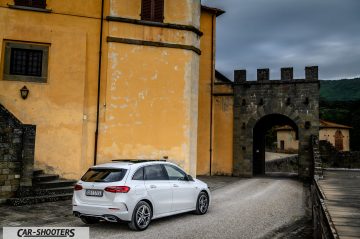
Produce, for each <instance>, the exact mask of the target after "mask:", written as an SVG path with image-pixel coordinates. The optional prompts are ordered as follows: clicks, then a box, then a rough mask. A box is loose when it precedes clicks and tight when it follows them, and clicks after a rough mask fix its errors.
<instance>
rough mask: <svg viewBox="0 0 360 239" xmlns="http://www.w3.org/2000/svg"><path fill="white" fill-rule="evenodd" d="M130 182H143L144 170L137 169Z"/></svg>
mask: <svg viewBox="0 0 360 239" xmlns="http://www.w3.org/2000/svg"><path fill="white" fill-rule="evenodd" d="M132 180H144V168H140V169H138V170H137V171H136V172H135V173H134V176H133V177H132Z"/></svg>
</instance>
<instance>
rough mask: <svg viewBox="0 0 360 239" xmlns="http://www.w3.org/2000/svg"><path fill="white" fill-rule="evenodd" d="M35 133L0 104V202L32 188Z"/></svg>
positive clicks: (33, 127) (32, 128) (29, 126)
mask: <svg viewBox="0 0 360 239" xmlns="http://www.w3.org/2000/svg"><path fill="white" fill-rule="evenodd" d="M35 131H36V128H35V126H33V125H24V124H22V123H21V122H20V121H19V120H18V119H16V117H14V116H13V115H12V114H11V113H10V112H9V111H7V110H6V109H5V108H4V107H3V106H2V105H1V104H0V199H6V198H9V197H12V196H14V194H15V192H16V191H17V190H18V189H19V187H22V186H31V185H32V172H33V164H34V145H35Z"/></svg>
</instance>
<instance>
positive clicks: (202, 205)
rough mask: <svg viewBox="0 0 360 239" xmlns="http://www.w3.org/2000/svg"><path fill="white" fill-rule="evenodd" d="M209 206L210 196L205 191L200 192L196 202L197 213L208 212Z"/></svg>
mask: <svg viewBox="0 0 360 239" xmlns="http://www.w3.org/2000/svg"><path fill="white" fill-rule="evenodd" d="M208 208H209V197H208V195H207V194H206V193H205V192H201V193H200V194H199V197H198V200H197V203H196V211H195V213H196V214H199V215H202V214H205V213H206V212H207V210H208Z"/></svg>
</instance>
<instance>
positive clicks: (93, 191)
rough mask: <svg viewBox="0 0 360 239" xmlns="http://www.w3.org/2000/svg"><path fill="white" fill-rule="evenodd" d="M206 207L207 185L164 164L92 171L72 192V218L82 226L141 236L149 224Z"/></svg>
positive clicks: (129, 164) (128, 164) (102, 167)
mask: <svg viewBox="0 0 360 239" xmlns="http://www.w3.org/2000/svg"><path fill="white" fill-rule="evenodd" d="M209 204H210V191H209V188H208V186H207V184H206V183H204V182H202V181H200V180H198V179H193V178H192V177H191V176H190V175H188V174H186V173H185V172H184V171H183V170H182V169H180V168H179V167H178V166H177V165H175V164H172V163H169V162H165V161H120V160H119V161H118V162H114V163H107V164H101V165H96V166H93V167H91V168H90V169H89V170H88V171H87V172H86V173H85V175H84V176H83V177H82V178H81V180H80V181H78V183H77V184H76V185H75V187H74V196H73V213H74V215H75V216H76V217H79V218H80V219H81V220H82V221H83V222H84V223H87V224H91V223H96V222H99V221H100V220H106V221H109V222H128V225H129V227H130V228H131V229H133V230H145V229H146V228H147V227H148V226H149V224H150V221H151V220H152V219H156V218H160V217H165V216H170V215H174V214H179V213H184V212H190V211H193V212H195V213H196V214H200V215H201V214H205V213H206V212H207V210H208V207H209Z"/></svg>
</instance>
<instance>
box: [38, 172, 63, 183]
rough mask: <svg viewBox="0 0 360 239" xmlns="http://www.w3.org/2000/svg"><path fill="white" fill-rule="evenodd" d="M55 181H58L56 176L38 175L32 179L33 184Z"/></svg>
mask: <svg viewBox="0 0 360 239" xmlns="http://www.w3.org/2000/svg"><path fill="white" fill-rule="evenodd" d="M57 179H59V175H57V174H38V175H36V176H34V177H33V183H38V182H47V181H52V180H57Z"/></svg>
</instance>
